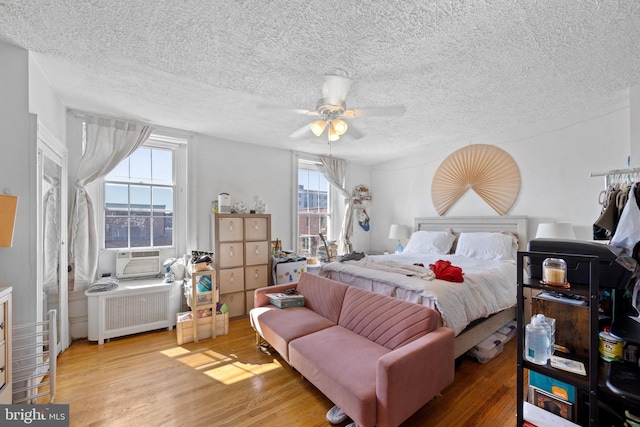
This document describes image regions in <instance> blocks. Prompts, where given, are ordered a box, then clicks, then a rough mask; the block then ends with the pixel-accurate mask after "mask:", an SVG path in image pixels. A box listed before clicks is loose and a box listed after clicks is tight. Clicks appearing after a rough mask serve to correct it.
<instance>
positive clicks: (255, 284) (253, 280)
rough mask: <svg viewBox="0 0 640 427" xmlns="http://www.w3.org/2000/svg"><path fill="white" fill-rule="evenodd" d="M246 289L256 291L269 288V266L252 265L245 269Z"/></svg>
mask: <svg viewBox="0 0 640 427" xmlns="http://www.w3.org/2000/svg"><path fill="white" fill-rule="evenodd" d="M244 283H245V289H256V288H262V287H265V286H269V266H268V265H267V264H263V265H252V266H250V267H245V268H244Z"/></svg>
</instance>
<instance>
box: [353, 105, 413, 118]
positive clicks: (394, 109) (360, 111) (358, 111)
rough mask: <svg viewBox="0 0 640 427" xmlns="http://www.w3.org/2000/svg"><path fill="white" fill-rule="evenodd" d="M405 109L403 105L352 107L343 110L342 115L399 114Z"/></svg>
mask: <svg viewBox="0 0 640 427" xmlns="http://www.w3.org/2000/svg"><path fill="white" fill-rule="evenodd" d="M405 111H407V109H406V108H405V107H404V106H403V105H397V106H391V107H370V108H352V109H350V110H346V111H345V112H344V114H343V115H344V116H345V117H347V118H350V119H355V118H358V117H377V116H401V115H403V114H404V112H405Z"/></svg>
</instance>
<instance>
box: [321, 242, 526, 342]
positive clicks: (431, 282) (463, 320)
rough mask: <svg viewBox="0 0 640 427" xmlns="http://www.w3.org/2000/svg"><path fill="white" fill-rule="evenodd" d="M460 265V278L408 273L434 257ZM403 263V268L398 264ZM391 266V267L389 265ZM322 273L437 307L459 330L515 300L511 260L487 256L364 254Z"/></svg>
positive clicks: (457, 330) (322, 269) (514, 283)
mask: <svg viewBox="0 0 640 427" xmlns="http://www.w3.org/2000/svg"><path fill="white" fill-rule="evenodd" d="M439 259H442V260H448V261H450V262H451V264H452V265H455V266H458V267H461V268H462V271H463V273H464V276H463V277H464V282H462V283H454V282H448V281H445V280H440V279H433V278H430V277H429V274H425V275H411V274H412V273H413V271H414V270H415V268H416V267H413V264H414V263H422V264H423V265H424V266H425V267H427V270H428V269H429V268H428V266H429V264H434V263H435V262H436V261H437V260H439ZM401 264H405V265H406V266H407V267H406V268H407V270H406V271H404V270H403V269H402V268H401ZM387 267H391V268H387ZM320 274H322V275H323V276H325V277H329V278H332V279H334V280H337V281H340V282H343V283H347V284H349V285H352V286H357V287H359V288H362V289H367V290H371V291H374V292H378V293H382V294H385V295H390V296H393V297H396V298H399V299H402V300H406V301H412V302H415V303H418V304H422V305H426V306H428V307H432V308H435V309H437V310H438V311H439V312H440V314H441V316H442V319H443V322H444V324H445V325H446V326H448V327H449V328H451V329H453V331H454V332H455V334H456V335H458V334H459V333H460V332H461V331H462V330H463V329H464V328H465V327H467V325H469V323H471V322H472V321H474V320H477V319H481V318H484V317H487V316H489V315H491V314H493V313H497V312H499V311H501V310H504V309H506V308H509V307H512V306H514V305H515V303H516V264H515V262H514V261H488V260H485V259H477V258H467V257H461V256H456V255H438V254H434V255H429V254H428V255H425V254H414V253H403V254H393V255H373V256H367V257H365V258H364V259H362V260H360V261H346V262H333V263H330V264H325V265H324V266H323V267H322V268H321V270H320Z"/></svg>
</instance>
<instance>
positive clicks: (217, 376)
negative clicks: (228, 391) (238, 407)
mask: <svg viewBox="0 0 640 427" xmlns="http://www.w3.org/2000/svg"><path fill="white" fill-rule="evenodd" d="M280 367H281V366H280V364H278V363H275V362H274V363H268V364H262V365H249V364H246V363H242V362H234V363H231V364H229V365H224V366H220V367H217V368H215V369H209V370H208V371H205V375H207V376H209V377H211V378H213V379H214V380H217V381H220V382H221V383H223V384H226V385H230V384H234V383H237V382H239V381H244V380H247V379H249V378H252V377H255V376H256V375H262V374H264V373H266V372H269V371H273V370H274V369H278V368H280Z"/></svg>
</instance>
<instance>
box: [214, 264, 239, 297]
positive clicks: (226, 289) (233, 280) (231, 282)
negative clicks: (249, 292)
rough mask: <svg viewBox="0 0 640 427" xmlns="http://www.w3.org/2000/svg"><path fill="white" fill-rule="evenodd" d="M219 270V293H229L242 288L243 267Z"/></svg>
mask: <svg viewBox="0 0 640 427" xmlns="http://www.w3.org/2000/svg"><path fill="white" fill-rule="evenodd" d="M218 271H219V272H220V293H221V294H230V293H232V292H239V291H242V290H244V269H243V268H242V267H238V268H228V269H224V270H218Z"/></svg>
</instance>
